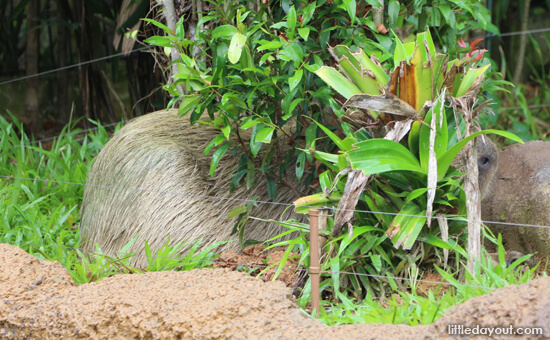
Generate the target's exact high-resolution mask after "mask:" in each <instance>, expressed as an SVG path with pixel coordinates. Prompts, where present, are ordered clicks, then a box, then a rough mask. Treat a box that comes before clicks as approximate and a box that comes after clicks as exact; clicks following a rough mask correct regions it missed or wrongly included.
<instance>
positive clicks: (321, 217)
mask: <svg viewBox="0 0 550 340" xmlns="http://www.w3.org/2000/svg"><path fill="white" fill-rule="evenodd" d="M326 219H327V213H326V210H325V209H316V208H315V209H309V257H310V261H309V262H310V263H309V275H310V276H311V308H312V310H314V311H315V317H319V309H320V308H321V296H320V292H319V282H320V277H319V274H320V272H321V267H320V264H319V257H320V255H321V248H320V247H319V228H323V229H324V228H326Z"/></svg>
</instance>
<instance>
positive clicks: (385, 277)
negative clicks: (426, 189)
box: [0, 176, 550, 289]
mask: <svg viewBox="0 0 550 340" xmlns="http://www.w3.org/2000/svg"><path fill="white" fill-rule="evenodd" d="M0 178H4V179H6V180H15V179H18V180H29V181H41V182H47V183H52V184H65V185H80V186H87V185H88V186H89V184H83V183H77V182H66V181H55V180H46V179H37V178H25V177H16V176H0ZM94 187H100V188H109V189H116V190H130V191H141V192H154V193H160V194H170V195H176V196H194V197H199V198H204V199H214V200H230V201H238V202H240V203H251V202H252V203H256V204H269V205H281V206H286V207H289V206H293V204H291V203H285V202H269V201H257V200H250V199H241V198H232V197H217V196H210V195H201V194H196V193H189V192H175V191H160V190H148V189H140V188H126V187H115V186H103V185H94ZM309 208H315V207H309ZM345 211H353V212H356V213H366V214H384V215H392V216H398V215H400V216H407V217H422V218H425V217H426V216H425V215H410V214H399V213H391V212H375V211H369V210H357V209H345ZM431 218H432V219H433V218H436V217H431ZM447 219H448V220H457V221H463V222H467V221H468V219H467V218H462V217H456V218H453V217H447ZM482 222H483V223H485V224H500V225H505V226H512V227H532V228H545V229H550V226H541V225H530V224H517V223H506V222H497V221H482ZM195 242H196V241H195ZM189 244H192V242H191V243H189ZM18 245H27V246H33V247H44V245H41V244H35V243H32V242H27V243H18ZM47 246H48V247H54V248H60V249H61V248H63V249H78V250H80V251H81V252H83V253H85V254H86V253H91V254H93V252H89V251H88V250H85V249H83V248H75V247H69V246H61V245H55V244H51V245H47ZM125 256H134V257H142V258H143V257H147V255H146V254H139V253H131V252H126V253H125V252H119V253H118V254H117V257H118V258H123V257H125ZM149 257H151V258H160V259H170V257H166V256H159V255H154V254H152V255H150V256H149ZM186 260H187V261H197V262H205V263H208V264H213V265H214V264H219V265H226V266H239V267H243V268H251V269H253V268H258V269H259V268H262V269H267V268H269V267H270V266H268V265H264V264H259V263H237V262H228V261H222V260H201V259H192V258H191V259H188V258H186ZM271 267H273V266H271ZM275 268H278V267H275ZM282 269H283V270H289V271H293V272H302V273H306V272H308V270H307V269H305V268H300V267H298V268H293V267H282ZM321 274H325V275H332V274H339V275H342V274H345V275H353V276H363V277H369V278H373V279H383V280H396V281H407V282H423V283H429V284H441V285H448V286H453V285H454V286H456V285H460V286H463V287H470V288H480V289H495V287H486V286H479V285H469V284H462V283H460V284H456V283H450V282H446V281H433V280H424V279H418V278H407V277H396V276H389V275H377V274H366V273H357V272H347V271H338V272H335V271H323V272H322V273H321Z"/></svg>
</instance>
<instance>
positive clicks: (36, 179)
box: [0, 175, 550, 229]
mask: <svg viewBox="0 0 550 340" xmlns="http://www.w3.org/2000/svg"><path fill="white" fill-rule="evenodd" d="M0 178H4V179H7V180H16V179H17V180H28V181H37V182H44V183H55V184H68V185H80V186H84V187H86V186H90V187H94V188H105V189H116V190H128V191H138V192H148V193H157V194H165V195H174V196H185V197H200V198H206V199H212V200H220V201H223V200H225V201H237V202H242V203H257V204H270V205H281V206H287V207H290V206H294V204H293V203H286V202H270V201H258V200H251V199H247V198H235V197H223V196H211V195H201V194H196V193H190V192H178V191H170V190H151V189H141V188H128V187H120V186H109V185H96V184H84V183H77V182H67V181H56V180H51V179H40V178H27V177H17V176H3V175H0ZM300 207H304V208H319V207H318V206H308V205H300ZM327 208H328V209H330V210H333V211H335V210H336V208H333V207H327ZM338 210H341V211H352V212H356V213H364V214H373V215H377V214H378V215H391V216H405V217H422V218H428V217H427V216H426V215H417V214H400V213H393V212H383V211H372V210H360V209H338ZM429 218H430V219H432V220H434V219H437V216H430V217H429ZM446 219H447V220H449V221H462V222H481V223H484V224H499V225H504V226H511V227H527V228H543V229H550V226H546V225H536V224H522V223H509V222H499V221H487V220H479V221H478V220H469V219H467V218H466V217H446Z"/></svg>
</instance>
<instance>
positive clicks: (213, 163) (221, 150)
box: [210, 143, 229, 177]
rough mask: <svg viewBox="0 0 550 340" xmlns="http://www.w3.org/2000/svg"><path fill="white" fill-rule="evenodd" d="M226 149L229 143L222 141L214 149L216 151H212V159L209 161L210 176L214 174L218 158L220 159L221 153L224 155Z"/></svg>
mask: <svg viewBox="0 0 550 340" xmlns="http://www.w3.org/2000/svg"><path fill="white" fill-rule="evenodd" d="M228 149H229V143H223V144H222V145H221V146H220V147H219V148H217V149H216V151H214V155H212V161H211V162H210V177H212V176H214V171H216V168H217V167H218V163H219V162H220V159H222V157H223V155H225V153H226V152H227V150H228Z"/></svg>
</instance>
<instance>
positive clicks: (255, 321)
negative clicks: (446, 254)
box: [0, 244, 550, 339]
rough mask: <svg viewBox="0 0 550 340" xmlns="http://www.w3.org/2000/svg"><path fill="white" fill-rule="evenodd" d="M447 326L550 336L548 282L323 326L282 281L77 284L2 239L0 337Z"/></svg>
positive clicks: (235, 277) (167, 277)
mask: <svg viewBox="0 0 550 340" xmlns="http://www.w3.org/2000/svg"><path fill="white" fill-rule="evenodd" d="M449 323H451V324H467V325H470V324H472V325H474V324H480V325H483V326H485V325H494V324H498V325H503V326H508V324H510V323H511V324H513V325H514V326H524V327H527V326H540V327H546V329H545V332H546V333H545V334H546V335H548V334H550V326H549V325H550V279H548V278H545V279H540V280H537V281H533V282H531V283H529V284H526V285H523V286H513V287H507V288H504V289H501V290H499V291H496V292H494V293H492V294H489V295H487V296H484V297H480V298H474V299H471V300H469V301H467V302H466V303H465V304H464V305H462V306H457V307H455V308H453V309H452V310H451V311H449V312H448V313H446V315H444V316H443V317H442V318H441V319H440V320H438V321H437V322H436V323H435V324H434V325H427V326H417V327H411V326H405V325H348V326H339V327H327V326H324V325H323V324H321V323H320V322H318V321H316V320H313V319H311V318H309V317H308V316H307V315H305V314H304V313H303V312H302V311H301V310H300V309H299V308H298V307H297V306H296V305H295V304H294V302H293V301H292V295H291V290H290V288H287V287H286V286H285V285H284V284H283V283H282V282H263V281H262V280H259V279H256V278H253V277H251V276H248V275H246V274H243V273H239V272H233V271H229V270H227V269H203V270H193V271H190V272H161V273H147V274H133V275H118V276H115V277H111V278H107V279H104V280H102V281H100V282H96V283H90V284H85V285H81V286H76V285H75V284H74V283H73V282H72V280H71V278H70V276H69V274H68V273H67V271H66V270H65V269H64V268H62V267H61V265H60V264H58V263H56V262H45V261H39V260H37V259H36V258H34V257H32V256H30V255H28V254H27V253H26V252H24V251H23V250H21V249H20V248H17V247H14V246H10V245H4V244H0V338H5V339H60V338H63V339H78V338H82V339H129V338H135V339H176V338H178V339H182V338H185V339H193V338H197V339H260V338H261V339H275V338H276V339H306V338H311V337H313V338H318V339H359V338H360V339H381V338H385V339H392V338H401V339H441V338H445V337H447V324H449ZM497 338H498V337H497Z"/></svg>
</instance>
